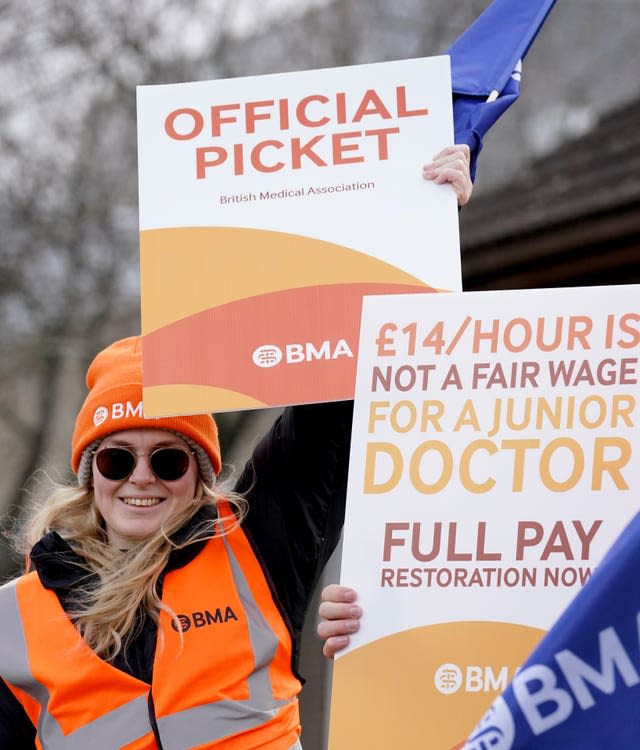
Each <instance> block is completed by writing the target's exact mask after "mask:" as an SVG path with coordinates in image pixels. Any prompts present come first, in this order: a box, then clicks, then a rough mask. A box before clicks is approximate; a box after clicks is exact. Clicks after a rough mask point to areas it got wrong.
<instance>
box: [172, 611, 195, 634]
mask: <svg viewBox="0 0 640 750" xmlns="http://www.w3.org/2000/svg"><path fill="white" fill-rule="evenodd" d="M176 620H177V621H178V622H176ZM171 627H172V628H173V629H174V630H175V631H176V633H186V632H187V630H189V628H190V627H191V620H190V619H189V617H187V615H176V616H175V617H174V618H173V619H172V620H171Z"/></svg>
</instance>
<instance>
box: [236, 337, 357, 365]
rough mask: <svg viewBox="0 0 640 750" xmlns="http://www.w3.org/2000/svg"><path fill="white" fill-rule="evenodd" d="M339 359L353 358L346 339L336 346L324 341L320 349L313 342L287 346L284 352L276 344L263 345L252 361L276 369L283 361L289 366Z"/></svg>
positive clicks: (254, 353)
mask: <svg viewBox="0 0 640 750" xmlns="http://www.w3.org/2000/svg"><path fill="white" fill-rule="evenodd" d="M338 357H353V352H352V351H351V348H350V347H349V344H347V342H346V341H345V340H344V339H340V340H339V341H338V342H337V343H336V344H333V343H332V342H331V341H323V342H322V344H320V346H319V347H317V346H316V345H315V344H314V343H313V342H311V341H307V342H306V343H304V344H286V345H285V347H284V352H283V351H282V349H281V348H280V347H279V346H276V344H263V345H262V346H259V347H258V348H257V349H256V350H255V351H254V352H253V355H252V357H251V359H252V360H253V364H254V365H257V366H258V367H275V366H276V365H279V364H280V362H282V361H283V360H284V362H285V364H287V365H294V364H300V363H301V362H313V361H314V360H319V359H338Z"/></svg>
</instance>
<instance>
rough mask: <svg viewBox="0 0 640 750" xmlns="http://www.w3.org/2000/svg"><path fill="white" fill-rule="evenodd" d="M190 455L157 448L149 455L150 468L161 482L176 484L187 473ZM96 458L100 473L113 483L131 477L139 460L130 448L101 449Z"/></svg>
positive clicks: (185, 452)
mask: <svg viewBox="0 0 640 750" xmlns="http://www.w3.org/2000/svg"><path fill="white" fill-rule="evenodd" d="M192 452H193V451H191V453H192ZM189 455H190V452H189V451H186V450H184V449H183V448H156V449H155V450H154V451H151V453H150V454H149V466H150V467H151V471H153V473H154V474H155V475H156V477H157V478H158V479H160V480H161V481H163V482H175V480H176V479H180V477H183V476H184V475H185V474H186V473H187V470H188V469H189ZM95 456H96V466H97V468H98V471H99V472H100V473H101V474H102V476H103V477H104V478H105V479H110V480H111V481H112V482H120V481H122V480H123V479H127V478H128V477H129V476H131V474H132V473H133V470H134V469H135V466H136V462H137V460H138V457H137V454H136V453H134V452H133V451H132V450H129V448H101V449H100V450H99V451H97V452H96V454H95Z"/></svg>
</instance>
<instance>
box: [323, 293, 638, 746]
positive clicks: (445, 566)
mask: <svg viewBox="0 0 640 750" xmlns="http://www.w3.org/2000/svg"><path fill="white" fill-rule="evenodd" d="M638 300H640V289H639V288H638V287H636V286H622V287H615V288H613V287H610V288H606V287H600V288H592V289H552V290H533V291H513V292H488V293H467V294H464V295H455V294H445V295H421V296H416V295H407V296H399V297H377V298H375V297H367V298H366V299H365V301H364V306H363V321H362V328H361V340H360V352H359V361H358V377H357V389H356V404H355V412H354V428H353V439H352V449H351V464H350V475H349V490H348V504H347V518H346V525H345V538H344V553H343V563H342V580H343V581H344V582H345V583H346V584H348V585H350V586H353V587H354V588H356V590H357V591H358V592H359V595H360V600H361V604H362V606H363V610H364V617H363V619H362V627H361V631H360V633H358V634H357V635H356V636H355V637H354V638H353V643H352V646H351V650H350V651H348V652H347V653H346V655H344V656H342V657H340V658H339V659H338V661H337V663H336V665H335V670H334V694H333V700H332V719H331V741H330V748H331V750H343V749H344V750H347V748H352V747H355V746H362V747H367V748H374V749H375V748H386V747H388V746H390V745H391V744H393V745H396V744H399V745H406V746H416V745H417V744H418V743H420V744H421V745H424V746H428V747H429V748H430V750H450V748H453V747H455V746H457V745H459V744H460V743H461V742H463V741H464V739H465V737H467V736H468V734H469V733H470V732H471V730H472V728H473V726H474V724H476V722H477V721H478V720H479V718H480V716H482V714H483V712H484V711H485V710H486V708H487V707H488V706H489V704H490V703H491V702H492V700H493V699H494V698H495V696H496V694H497V693H499V692H501V691H502V690H504V689H505V688H506V686H507V683H508V682H509V681H510V680H511V679H512V677H513V675H514V673H515V671H516V670H517V668H518V667H519V666H521V665H522V664H523V662H524V661H525V658H526V656H527V654H528V653H529V652H530V651H531V649H532V648H533V647H534V646H535V644H536V643H537V642H538V641H539V640H540V638H541V636H542V635H543V634H544V633H545V632H546V631H547V630H548V629H549V628H550V627H551V625H552V624H553V622H554V621H555V620H556V618H557V617H558V616H559V615H560V613H561V612H562V610H563V609H564V608H565V607H566V605H567V604H568V602H569V601H570V600H571V599H572V598H573V597H574V596H575V595H576V593H577V592H579V591H580V590H581V587H582V586H583V585H584V584H585V583H586V582H587V581H588V580H589V578H590V576H591V574H592V572H593V570H594V569H595V567H596V566H597V565H598V563H599V562H600V560H601V559H602V557H603V555H604V553H605V551H606V550H607V549H608V547H609V546H610V545H611V543H612V542H613V541H614V539H615V538H616V536H617V535H618V534H619V533H620V531H621V530H622V529H623V527H624V526H625V524H626V523H627V522H628V521H629V519H630V518H631V517H632V516H633V515H634V513H635V511H636V507H637V503H638V496H639V490H640V472H638V471H637V465H638V458H639V455H640V430H639V429H638V425H639V423H640V411H639V409H638V398H637V394H638V383H639V382H640V359H639V357H638V352H639V351H640V312H639V311H638Z"/></svg>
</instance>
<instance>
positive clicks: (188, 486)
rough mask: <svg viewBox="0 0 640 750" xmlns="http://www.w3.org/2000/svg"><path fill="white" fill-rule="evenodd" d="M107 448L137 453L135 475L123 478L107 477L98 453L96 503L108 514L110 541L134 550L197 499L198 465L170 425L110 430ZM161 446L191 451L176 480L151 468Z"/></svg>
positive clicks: (115, 544) (133, 472) (105, 444)
mask: <svg viewBox="0 0 640 750" xmlns="http://www.w3.org/2000/svg"><path fill="white" fill-rule="evenodd" d="M104 448H128V449H129V450H130V451H131V452H132V453H134V454H135V455H136V459H137V460H136V462H135V466H134V468H133V471H132V472H131V474H130V475H129V476H128V477H126V478H125V479H122V480H111V479H107V478H106V477H104V476H102V474H101V473H100V471H99V469H98V467H97V465H96V455H97V453H96V455H94V457H93V463H92V470H93V480H92V481H93V490H94V495H95V503H96V506H97V508H98V510H99V511H100V514H101V516H102V518H103V519H104V523H105V528H106V531H107V536H108V539H109V544H110V545H112V546H114V547H118V548H119V549H129V548H130V547H132V546H133V545H134V544H135V543H136V542H139V541H141V540H143V539H147V538H148V537H150V536H153V535H154V534H156V533H157V532H158V530H159V529H160V526H161V525H162V523H163V522H165V521H167V520H168V519H169V518H170V517H171V516H172V515H174V514H175V513H177V512H179V511H180V510H182V509H184V507H185V506H186V505H187V504H188V503H190V502H191V501H192V500H193V497H194V495H195V491H196V484H197V481H198V467H197V464H196V460H195V457H194V456H193V454H192V453H191V451H190V449H189V446H188V445H187V444H186V443H185V442H184V440H182V439H181V438H179V437H178V436H177V435H173V434H172V433H170V432H167V431H166V430H153V429H147V428H144V429H139V430H122V431H120V432H114V433H112V434H111V435H108V436H107V437H106V438H105V439H104V440H103V441H102V443H101V444H100V448H98V452H99V451H101V450H103V449H104ZM157 448H182V449H184V450H185V451H187V452H188V459H189V466H188V468H187V471H186V473H185V474H184V475H183V476H181V477H179V478H178V479H174V480H171V481H168V480H161V479H158V477H156V475H155V474H154V473H153V471H152V470H151V464H150V463H149V456H150V455H151V453H152V452H153V451H154V450H156V449H157Z"/></svg>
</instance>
